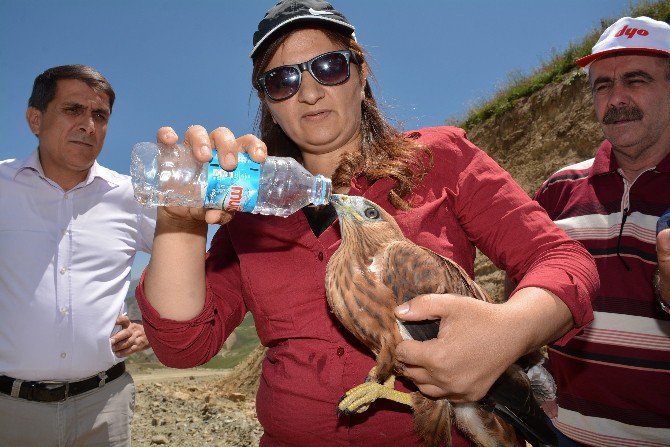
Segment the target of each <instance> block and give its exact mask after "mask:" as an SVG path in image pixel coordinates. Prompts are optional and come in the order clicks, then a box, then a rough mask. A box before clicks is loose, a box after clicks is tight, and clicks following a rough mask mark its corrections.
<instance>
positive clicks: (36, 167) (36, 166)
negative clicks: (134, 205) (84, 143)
mask: <svg viewBox="0 0 670 447" xmlns="http://www.w3.org/2000/svg"><path fill="white" fill-rule="evenodd" d="M26 169H28V170H31V171H34V172H36V173H37V174H38V175H39V176H40V177H42V178H43V179H46V180H48V178H47V176H45V175H44V169H42V163H40V156H39V150H38V149H35V150H34V151H33V152H32V153H31V154H30V155H29V156H28V157H26V158H25V159H24V160H23V161H22V162H21V164H20V165H19V167H18V169H17V170H16V173H15V174H14V179H16V176H17V175H19V173H20V172H22V171H24V170H26ZM96 178H100V179H102V180H104V181H105V182H107V183H109V185H110V186H119V176H118V175H116V173H115V172H113V171H111V170H109V169H107V168H105V167H103V166H100V164H98V162H97V160H96V161H94V162H93V166H91V169H89V171H88V175H87V176H86V180H84V182H83V184H80V185H81V186H87V185H90V184H91V183H92V182H93V180H95V179H96ZM78 186H79V185H78Z"/></svg>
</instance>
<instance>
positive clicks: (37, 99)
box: [28, 64, 116, 112]
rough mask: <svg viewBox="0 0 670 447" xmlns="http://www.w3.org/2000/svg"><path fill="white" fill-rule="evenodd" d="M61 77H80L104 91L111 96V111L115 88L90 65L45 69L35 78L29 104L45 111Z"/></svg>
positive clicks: (79, 78) (97, 91)
mask: <svg viewBox="0 0 670 447" xmlns="http://www.w3.org/2000/svg"><path fill="white" fill-rule="evenodd" d="M59 79H78V80H80V81H83V82H85V83H86V84H87V85H88V86H89V87H91V88H92V89H93V91H95V92H96V93H104V94H106V95H107V96H108V97H109V111H110V112H111V111H112V106H113V105H114V98H115V96H116V95H115V94H114V89H112V85H111V84H110V83H109V82H108V81H107V79H105V77H104V76H103V75H102V74H101V73H100V72H98V71H97V70H96V69H94V68H92V67H89V66H88V65H78V64H77V65H60V66H58V67H52V68H49V69H48V70H45V71H44V73H42V74H41V75H39V76H37V77H36V78H35V82H34V83H33V91H32V93H31V94H30V99H28V106H29V107H35V108H36V109H38V110H39V111H40V112H45V111H46V109H47V106H48V105H49V103H50V102H51V101H52V100H53V99H54V96H56V85H57V83H58V80H59Z"/></svg>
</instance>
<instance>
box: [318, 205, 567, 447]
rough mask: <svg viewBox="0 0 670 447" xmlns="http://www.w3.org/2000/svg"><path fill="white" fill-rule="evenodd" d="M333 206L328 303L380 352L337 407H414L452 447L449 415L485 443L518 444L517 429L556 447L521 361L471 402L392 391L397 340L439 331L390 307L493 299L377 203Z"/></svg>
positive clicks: (422, 426) (426, 437)
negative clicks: (444, 296) (416, 301)
mask: <svg viewBox="0 0 670 447" xmlns="http://www.w3.org/2000/svg"><path fill="white" fill-rule="evenodd" d="M331 203H332V204H333V205H334V206H335V209H336V211H337V214H338V219H339V221H340V231H341V233H342V242H341V245H340V247H339V248H338V249H337V251H336V252H335V253H334V254H333V256H332V258H331V259H330V261H329V263H328V266H327V268H326V283H325V284H326V296H327V299H328V304H329V306H330V308H331V310H332V311H333V313H334V314H335V316H336V317H337V318H338V319H339V321H340V322H341V323H342V324H343V325H344V327H345V328H346V329H347V330H349V331H350V332H351V333H352V334H353V335H354V336H356V337H357V338H358V339H359V340H360V341H361V342H363V343H364V344H365V345H366V346H367V347H368V348H369V349H370V350H371V351H372V352H373V353H374V354H375V356H376V366H375V367H374V368H373V369H372V370H371V371H370V374H369V375H368V378H367V379H366V381H365V383H363V384H361V385H359V386H357V387H355V388H353V389H351V390H349V391H348V392H347V393H346V394H345V395H344V396H343V398H342V400H341V401H340V403H339V405H338V410H339V411H341V412H344V413H347V414H350V413H353V412H357V413H360V412H364V411H365V410H367V408H368V407H369V405H370V404H371V403H372V402H373V401H374V400H375V399H377V398H386V399H391V400H394V401H397V402H400V403H403V404H406V405H409V406H410V407H412V410H413V415H414V428H415V430H416V432H417V434H418V435H419V436H420V437H421V438H422V439H423V441H424V442H425V443H426V444H427V445H429V446H437V445H439V444H440V443H442V442H446V444H447V445H451V425H452V419H453V422H455V423H456V426H457V427H458V429H459V430H461V431H462V432H463V433H464V434H465V435H466V436H467V437H468V438H470V439H471V440H472V441H473V442H474V443H475V444H477V445H480V446H486V447H488V446H492V447H493V446H514V445H517V441H516V434H515V428H516V429H518V430H519V431H520V432H521V434H522V435H523V436H524V437H525V438H526V439H527V440H528V442H530V443H531V444H532V445H533V446H536V447H537V446H551V445H555V444H556V437H555V435H554V433H553V432H552V430H551V429H550V428H549V425H548V422H547V419H546V418H545V416H544V413H543V411H542V409H541V408H540V406H539V405H538V402H537V400H536V399H535V397H534V395H533V391H534V390H533V388H534V387H531V381H530V380H529V378H528V376H527V375H526V373H525V372H524V370H523V368H522V367H521V366H520V365H519V364H514V365H512V366H510V368H508V369H507V371H506V372H505V373H504V374H503V375H502V376H501V377H500V378H499V379H498V380H497V381H496V382H495V384H494V385H493V387H492V388H491V390H489V392H488V394H487V395H486V397H485V398H483V399H482V400H480V401H479V402H474V403H465V404H463V403H455V404H452V403H450V402H449V401H448V400H447V399H433V398H429V397H426V396H424V395H423V394H421V393H420V392H418V391H417V392H413V393H402V392H400V391H396V390H394V389H393V388H394V382H395V375H396V374H399V375H400V374H402V365H400V364H398V363H397V361H396V359H395V348H396V345H397V344H398V343H400V341H402V339H403V337H404V338H412V339H415V340H428V339H431V338H435V337H437V333H438V329H439V322H438V321H426V322H416V323H411V322H400V321H399V320H396V318H395V315H394V313H393V309H394V308H395V307H396V306H397V305H399V304H402V303H403V302H405V301H408V300H410V299H412V298H414V297H415V296H417V295H422V294H427V293H454V294H459V295H464V296H468V297H472V298H475V299H479V300H485V301H487V302H492V299H491V298H490V297H489V295H488V294H487V293H486V292H485V291H484V290H483V289H482V288H481V287H479V286H478V285H477V284H476V283H475V282H474V281H472V280H471V279H470V278H469V276H468V275H467V273H466V272H465V271H464V270H463V269H462V268H461V267H460V266H459V265H458V264H456V263H455V262H453V261H451V260H449V259H447V258H444V257H442V256H440V255H438V254H436V253H434V252H432V251H430V250H428V249H426V248H423V247H420V246H418V245H416V244H415V243H413V242H411V241H410V240H408V239H407V238H406V237H405V236H404V235H403V233H402V231H401V230H400V227H399V226H398V224H397V223H396V221H395V219H393V217H392V216H391V215H390V214H388V213H387V212H386V211H384V210H383V209H382V208H381V207H380V206H378V205H377V204H375V203H373V202H371V201H369V200H367V199H365V198H363V197H356V196H346V195H339V194H334V195H333V196H332V198H331ZM531 357H532V358H533V360H532V361H533V362H534V363H535V362H537V361H538V360H539V359H541V358H542V356H541V354H539V352H538V353H537V355H536V356H531ZM531 357H529V358H531ZM524 360H526V361H527V360H528V359H527V358H524ZM518 363H520V362H518ZM540 368H541V367H540ZM536 376H537V375H536ZM541 377H543V378H544V379H543V380H545V381H546V383H545V385H546V388H547V389H548V390H549V392H551V391H552V390H551V387H552V385H553V380H552V379H551V376H550V375H549V373H548V372H546V370H544V372H543V373H542V374H541ZM553 386H554V389H553V390H554V391H555V385H553ZM539 388H541V387H539Z"/></svg>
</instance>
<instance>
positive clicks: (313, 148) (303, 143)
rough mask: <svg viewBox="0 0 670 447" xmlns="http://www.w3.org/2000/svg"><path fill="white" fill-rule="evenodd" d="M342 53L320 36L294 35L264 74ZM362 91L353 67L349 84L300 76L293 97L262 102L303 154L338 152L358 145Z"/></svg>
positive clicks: (309, 33)
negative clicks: (298, 86)
mask: <svg viewBox="0 0 670 447" xmlns="http://www.w3.org/2000/svg"><path fill="white" fill-rule="evenodd" d="M344 49H346V48H342V47H340V45H338V44H336V43H333V42H332V41H331V40H330V39H329V38H328V37H327V36H326V34H324V33H323V32H322V31H319V30H315V29H304V30H298V31H295V32H293V33H292V34H290V35H289V36H288V37H287V39H286V40H285V41H284V43H283V44H282V45H281V46H280V47H279V48H278V49H277V51H276V52H275V54H274V55H273V56H272V58H271V59H270V61H269V63H268V66H267V67H266V68H265V70H264V71H268V70H272V69H273V68H276V67H279V66H281V65H291V64H300V63H302V62H305V61H308V60H310V59H312V58H313V57H315V56H318V55H320V54H323V53H327V52H329V51H337V50H344ZM364 72H365V71H364ZM364 86H365V79H362V77H361V76H360V75H359V73H358V67H357V66H356V65H355V64H353V63H352V64H351V69H350V76H349V79H348V80H347V81H346V82H344V83H343V84H339V85H334V86H326V85H321V84H319V83H318V82H317V81H316V80H315V79H314V78H313V77H312V75H311V74H310V73H309V71H304V72H303V73H302V83H301V84H300V89H299V90H298V92H297V93H296V94H295V95H293V96H291V97H290V98H288V99H285V100H283V101H273V100H272V99H270V98H268V97H267V96H266V97H265V99H264V101H265V104H266V105H267V107H268V108H269V110H270V113H271V114H272V117H273V120H274V122H276V123H277V124H279V126H281V128H282V130H283V131H284V132H285V133H286V135H288V137H289V138H291V140H293V141H294V142H295V143H296V145H297V146H298V147H299V148H300V150H301V151H302V152H303V154H304V155H307V154H315V155H316V154H326V153H330V152H340V151H341V150H346V149H347V148H349V149H350V148H351V147H354V145H357V146H356V147H358V145H360V126H361V102H362V100H363V95H364V93H363V88H364Z"/></svg>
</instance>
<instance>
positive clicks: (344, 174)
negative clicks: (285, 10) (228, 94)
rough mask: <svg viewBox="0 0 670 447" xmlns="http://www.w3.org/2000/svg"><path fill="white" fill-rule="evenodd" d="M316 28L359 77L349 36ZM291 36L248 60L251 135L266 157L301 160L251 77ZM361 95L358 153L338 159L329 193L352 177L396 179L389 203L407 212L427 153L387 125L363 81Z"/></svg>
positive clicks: (358, 53)
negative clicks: (253, 99)
mask: <svg viewBox="0 0 670 447" xmlns="http://www.w3.org/2000/svg"><path fill="white" fill-rule="evenodd" d="M303 29H304V28H303ZM318 29H320V30H321V31H323V32H324V33H325V34H326V35H327V36H328V38H329V39H330V40H331V41H332V42H334V43H337V44H339V45H341V46H342V48H343V49H349V50H351V51H352V52H353V53H355V55H356V58H357V60H358V61H359V63H358V64H352V66H355V67H357V69H358V72H359V74H362V69H363V64H365V63H366V62H365V55H364V52H363V49H362V47H361V46H360V45H359V44H358V43H357V42H356V41H355V40H353V39H352V38H351V37H350V36H345V35H343V34H340V33H338V32H335V31H332V30H330V29H325V28H318ZM293 32H295V30H291V31H290V32H287V33H285V34H284V35H282V36H281V37H279V38H277V39H276V40H274V41H273V42H271V43H270V44H268V45H267V46H266V47H265V48H261V49H260V50H259V51H258V52H257V53H256V56H255V57H254V59H253V64H254V68H253V71H252V74H251V79H252V81H251V82H252V84H253V86H254V88H255V89H256V91H257V93H258V97H259V98H260V100H261V104H260V107H259V109H258V114H257V116H256V125H255V131H256V133H257V134H258V135H259V137H260V138H261V140H263V141H264V142H265V144H266V145H267V147H268V153H269V155H275V156H282V157H293V158H295V159H297V160H300V159H301V155H300V150H299V149H298V147H297V146H296V144H295V143H294V142H293V141H292V140H291V139H290V138H289V137H288V136H287V135H286V134H285V133H284V131H283V130H282V129H281V127H279V125H278V124H275V123H274V122H273V121H272V116H271V115H270V111H269V110H268V108H267V106H266V105H265V102H264V99H265V93H264V91H263V89H262V88H259V86H258V85H256V79H258V76H259V75H260V74H261V73H263V72H264V71H265V68H266V67H267V66H268V63H269V61H270V59H271V58H272V56H273V55H274V53H275V51H276V50H277V48H279V46H280V45H281V44H282V43H283V42H284V41H285V40H286V38H287V37H288V36H289V35H291V34H292V33H293ZM368 71H369V67H368ZM364 92H365V98H364V99H363V101H362V103H361V135H362V144H361V150H360V151H359V152H352V153H347V154H344V155H343V156H342V159H341V160H340V164H339V166H338V168H337V169H336V171H335V173H334V174H333V178H332V181H333V189H335V188H338V187H346V188H348V187H349V186H350V184H351V179H352V178H354V177H355V176H357V175H364V176H365V177H366V178H367V179H368V180H369V181H370V182H374V181H376V180H379V179H381V178H391V179H394V180H396V185H395V187H394V188H393V189H392V190H391V191H390V192H389V196H388V198H389V201H390V202H391V204H392V205H393V206H394V207H396V208H397V209H402V210H407V209H409V205H408V203H407V202H406V201H405V197H406V196H407V195H408V194H409V193H410V192H411V190H412V188H413V187H414V186H415V185H416V183H418V182H419V181H420V180H421V178H423V176H424V175H425V173H426V172H427V171H428V169H430V166H431V164H432V156H431V153H430V149H429V148H428V147H426V146H425V145H423V144H421V143H420V142H418V141H416V140H413V139H410V138H407V137H404V136H403V135H401V134H400V132H399V131H398V130H397V129H396V128H394V127H393V126H391V125H390V124H389V123H388V122H387V121H386V119H385V118H384V116H383V115H382V113H381V111H380V110H379V107H378V106H377V102H376V101H375V98H374V96H373V95H372V89H371V88H370V83H369V82H367V83H366V85H365V88H364Z"/></svg>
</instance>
